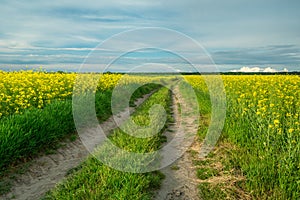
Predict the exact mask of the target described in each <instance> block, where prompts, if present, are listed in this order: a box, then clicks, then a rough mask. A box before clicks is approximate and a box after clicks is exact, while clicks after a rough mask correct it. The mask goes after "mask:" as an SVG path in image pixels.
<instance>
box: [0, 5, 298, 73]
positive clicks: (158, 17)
mask: <svg viewBox="0 0 300 200" xmlns="http://www.w3.org/2000/svg"><path fill="white" fill-rule="evenodd" d="M0 1H1V7H0V70H18V69H27V68H31V67H39V66H42V67H43V68H46V69H48V70H66V71H76V70H79V68H80V66H81V65H82V63H84V62H85V61H86V60H87V59H88V58H89V56H90V55H91V52H93V50H95V48H96V49H97V48H98V50H99V51H98V52H101V53H102V54H101V55H102V57H101V61H100V59H98V60H94V63H93V64H94V66H93V67H95V66H97V65H98V64H99V65H101V64H102V65H103V64H105V62H107V61H108V60H109V58H110V57H113V56H114V53H115V54H116V52H113V51H120V49H122V50H124V49H126V48H127V47H128V45H129V46H130V45H131V46H134V45H132V44H129V43H128V42H130V41H131V40H130V39H129V40H128V41H127V43H126V42H124V41H120V40H115V41H114V42H112V40H110V39H111V38H114V36H115V35H116V34H117V35H118V34H119V35H120V34H122V33H124V31H125V32H126V31H130V30H136V29H140V28H144V27H160V28H162V30H165V29H168V30H173V31H174V32H178V33H180V34H183V35H184V36H186V37H189V38H191V39H192V40H193V41H195V42H196V43H197V44H199V45H201V47H202V48H203V51H202V52H200V53H199V52H197V50H195V49H192V48H191V47H190V46H188V44H187V43H185V41H184V40H181V39H178V38H177V37H175V36H176V34H171V35H169V37H165V38H166V40H167V41H169V42H168V43H166V44H164V46H163V47H164V49H172V46H174V44H176V45H177V46H180V47H181V48H182V50H186V49H188V50H191V51H193V52H191V55H192V54H193V55H195V56H196V55H199V54H202V53H206V54H207V57H209V58H210V59H211V60H212V63H210V64H215V65H216V66H217V67H218V69H219V70H220V71H243V70H248V71H253V70H254V71H255V70H256V71H257V70H258V71H270V70H271V71H272V70H273V71H274V70H275V71H283V70H288V71H296V70H298V71H300V23H299V22H300V21H299V19H300V12H299V9H300V1H298V0H288V1H282V0H280V1H279V0H265V1H261V0H260V1H258V0H252V1H246V0H226V1H224V0H186V1H182V0H164V1H163V0H160V1H149V0H147V1H146V0H139V1H137V0H109V1H108V0H101V1H91V0H85V1H79V0H72V1H71V0H59V1H58V0H52V1H37V0H31V1H20V0H15V1H9V0H0ZM139 36H140V37H137V38H142V40H138V41H135V42H136V43H139V44H140V43H143V40H146V41H147V42H149V41H152V40H157V39H160V38H159V37H160V35H159V34H153V32H151V31H150V32H147V31H142V32H141V34H140V35H139ZM123 39H124V40H125V41H126V37H123ZM105 41H111V43H113V45H111V47H113V48H115V49H111V48H109V49H106V47H107V48H108V46H109V45H108V44H107V45H106V46H105V47H103V46H101V44H103V42H104V43H105ZM168 45H169V46H168ZM131 46H130V47H131ZM141 46H143V45H141ZM128 48H129V47H128ZM128 50H130V49H128ZM108 52H109V53H108ZM149 52H150V53H149ZM179 53H180V52H179ZM198 53H199V54H198ZM203 55H204V54H203ZM106 58H107V59H106ZM97 62H99V63H97ZM128 63H130V66H129V64H128ZM106 64H109V63H106ZM113 64H114V65H115V67H114V68H113V67H112V68H111V69H112V71H113V70H119V71H122V70H123V71H126V70H128V69H129V68H132V67H133V66H134V65H138V66H151V64H154V65H155V64H156V65H157V66H158V67H157V68H155V67H153V69H155V70H156V69H159V68H160V67H159V66H160V65H164V64H167V65H170V66H171V67H175V68H179V69H180V70H181V71H188V70H189V69H188V68H185V67H184V66H185V65H188V63H186V62H185V61H184V60H183V59H180V55H176V54H172V53H166V52H163V51H162V50H161V49H158V50H156V49H154V50H151V51H147V50H143V49H139V50H136V52H130V53H128V54H125V55H122V57H121V58H120V59H118V60H117V61H116V62H114V63H113ZM196 64H199V65H200V64H201V62H200V63H196ZM206 64H207V63H206ZM154 65H153V66H154ZM91 66H92V65H91ZM93 67H91V68H90V69H89V70H91V69H92V68H93ZM150 68H151V67H150Z"/></svg>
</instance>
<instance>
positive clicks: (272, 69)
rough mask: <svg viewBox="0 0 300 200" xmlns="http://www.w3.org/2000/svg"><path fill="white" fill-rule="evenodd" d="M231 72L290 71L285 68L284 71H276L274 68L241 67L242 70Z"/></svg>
mask: <svg viewBox="0 0 300 200" xmlns="http://www.w3.org/2000/svg"><path fill="white" fill-rule="evenodd" d="M230 71H231V72H247V73H249V72H271V73H273V72H288V71H289V70H288V69H287V68H284V69H282V70H276V69H274V68H272V67H267V68H260V67H241V68H240V69H235V70H230Z"/></svg>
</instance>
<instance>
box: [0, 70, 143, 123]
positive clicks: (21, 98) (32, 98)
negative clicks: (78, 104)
mask: <svg viewBox="0 0 300 200" xmlns="http://www.w3.org/2000/svg"><path fill="white" fill-rule="evenodd" d="M77 75H78V74H76V73H46V72H34V71H18V72H3V71H0V118H1V117H2V116H7V115H10V114H13V113H22V112H23V111H24V110H25V109H28V108H30V107H36V108H43V107H44V106H45V105H46V104H48V103H51V101H53V100H54V99H56V100H63V99H68V98H72V94H73V87H74V84H75V83H76V80H77V79H76V78H77ZM92 76H93V77H97V89H99V90H107V89H113V87H114V86H115V85H116V84H117V83H118V81H119V80H120V79H121V77H122V75H120V74H103V75H101V76H99V75H96V76H95V74H86V77H87V79H86V80H85V82H84V83H83V84H84V85H86V87H89V86H90V84H89V82H90V81H91V79H90V77H92ZM99 77H100V79H99ZM127 79H128V81H127V82H128V83H129V82H132V81H139V82H140V81H142V79H141V78H137V77H134V78H127ZM129 79H130V80H129ZM82 80H84V79H81V81H82ZM125 80H126V79H125ZM76 84H77V83H76Z"/></svg>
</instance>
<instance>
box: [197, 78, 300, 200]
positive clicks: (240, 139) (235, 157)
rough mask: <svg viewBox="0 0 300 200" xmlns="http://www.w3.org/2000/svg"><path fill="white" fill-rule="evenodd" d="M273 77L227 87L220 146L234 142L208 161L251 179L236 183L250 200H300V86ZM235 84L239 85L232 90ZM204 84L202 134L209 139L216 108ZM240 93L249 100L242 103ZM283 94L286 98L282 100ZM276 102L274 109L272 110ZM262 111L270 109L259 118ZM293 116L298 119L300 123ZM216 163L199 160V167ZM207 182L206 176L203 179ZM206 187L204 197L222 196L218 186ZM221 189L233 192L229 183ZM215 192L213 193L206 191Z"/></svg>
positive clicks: (199, 92) (201, 89)
mask: <svg viewBox="0 0 300 200" xmlns="http://www.w3.org/2000/svg"><path fill="white" fill-rule="evenodd" d="M225 78H226V76H225ZM256 78H260V77H256ZM268 78H269V79H270V77H268ZM268 78H265V79H264V80H263V81H262V80H260V81H257V80H256V79H255V78H253V79H252V77H250V80H248V79H244V80H242V79H241V80H239V81H238V82H234V81H233V82H231V80H227V82H226V84H227V85H231V88H226V93H227V94H226V95H227V113H226V122H225V127H224V129H223V133H222V135H221V137H220V138H219V143H220V142H221V143H223V142H225V143H228V144H229V145H228V150H227V152H226V156H224V157H220V155H218V153H216V154H211V155H209V156H208V158H212V159H213V160H214V161H213V162H216V158H219V159H220V161H221V162H222V164H223V167H224V168H223V172H225V171H227V172H229V171H234V172H238V173H241V174H242V175H243V176H244V177H245V181H244V180H243V181H239V182H237V183H234V187H235V188H239V189H240V190H242V191H243V193H244V194H247V196H248V197H250V198H253V199H300V176H299V174H300V164H299V163H300V156H299V152H300V145H299V138H300V137H299V131H298V132H296V131H295V130H296V129H297V127H298V125H297V124H299V115H298V114H299V106H297V105H298V104H297V103H299V92H298V91H299V90H298V91H296V90H297V89H295V91H293V90H291V89H289V87H290V88H297V87H296V85H295V83H293V84H294V85H292V84H291V83H289V82H284V81H283V80H282V81H277V82H274V80H273V82H270V81H269V80H268ZM278 78H282V77H278ZM199 80H200V79H199ZM199 82H200V81H199ZM199 82H198V83H199ZM233 84H235V85H234V86H232V85H233ZM276 84H279V85H281V87H282V88H281V90H277V91H276V87H275V86H274V87H273V85H276ZM298 84H299V83H298ZM199 85H201V84H198V86H197V87H196V88H195V91H196V93H197V96H198V101H199V106H200V112H201V118H202V120H201V121H200V131H199V136H200V138H201V139H203V138H204V137H205V134H206V133H207V128H208V126H209V123H210V113H211V108H210V103H209V101H210V100H209V95H208V91H207V88H205V87H204V86H203V84H202V85H201V86H200V87H199ZM257 85H260V86H259V87H258V86H257ZM254 86H257V88H256V90H251V88H252V87H253V88H255V87H254ZM283 86H284V87H285V88H283ZM261 91H265V93H264V92H261ZM236 93H239V94H240V95H246V97H245V98H244V99H242V98H241V97H240V96H237V95H236ZM252 93H260V98H257V97H256V98H255V97H254V96H253V95H252ZM280 95H283V97H279V96H280ZM286 99H293V101H290V100H289V101H287V100H286ZM261 102H264V104H265V105H264V104H262V103H261ZM265 102H267V103H265ZM286 102H288V103H286ZM272 103H273V107H272V106H269V105H271V104H272ZM262 105H264V107H263V106H262ZM274 105H275V106H274ZM259 109H262V110H263V109H265V111H264V112H263V111H261V112H263V113H264V114H265V116H259V115H258V114H257V113H258V112H257V110H259ZM297 113H298V114H297ZM289 116H294V119H292V118H291V117H289ZM276 120H278V121H277V122H276ZM274 127H276V128H274ZM298 130H299V129H298ZM216 148H220V147H216ZM208 160H210V159H208ZM210 162H211V160H210ZM210 162H208V161H195V164H203V165H206V166H209V165H210V164H211V163H210ZM199 173H200V172H199ZM202 173H203V172H201V173H200V174H202ZM203 176H205V175H203ZM201 178H206V177H202V175H201ZM208 179H209V178H208ZM205 180H206V179H205ZM200 187H202V190H203V191H204V192H203V194H207V196H208V197H207V199H210V198H212V199H214V198H221V197H216V196H214V195H215V194H213V193H214V189H213V185H210V183H207V184H204V185H202V186H200ZM218 187H219V188H221V189H222V191H226V194H228V193H230V192H231V190H230V189H229V190H227V189H228V188H227V187H226V185H222V184H219V185H218ZM234 187H233V188H232V189H234ZM210 190H211V191H212V192H211V193H209V192H205V191H210ZM217 190H218V189H216V191H217ZM229 195H230V194H229ZM210 196H211V197H210ZM204 199H205V198H204ZM221 199H222V198H221Z"/></svg>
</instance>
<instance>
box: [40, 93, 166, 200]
mask: <svg viewBox="0 0 300 200" xmlns="http://www.w3.org/2000/svg"><path fill="white" fill-rule="evenodd" d="M170 99H171V98H170V91H169V90H168V89H167V88H162V89H160V90H159V91H158V92H156V93H154V94H153V95H152V96H151V97H150V98H149V99H148V100H146V101H145V102H144V103H143V104H142V105H141V106H140V107H138V109H137V110H136V112H135V113H134V114H133V116H132V118H133V120H135V119H139V124H140V125H147V124H148V123H149V118H147V115H148V110H149V108H151V107H152V106H153V105H155V104H157V103H159V104H160V105H162V106H163V107H164V108H165V110H166V111H167V112H168V113H169V112H170V109H169V107H170V103H171V100H170ZM126 123H128V122H125V124H126ZM166 128H167V124H165V128H164V129H163V130H165V129H166ZM163 130H161V131H160V132H159V133H158V134H156V135H154V136H153V137H150V138H136V137H133V136H130V135H128V134H126V133H124V132H123V131H122V130H120V129H116V130H114V131H113V132H112V133H111V135H110V136H109V139H110V141H112V142H113V143H114V144H115V145H117V146H119V147H120V148H122V149H125V150H127V151H131V152H138V153H142V152H154V151H156V150H157V149H158V148H159V147H160V146H161V143H162V140H161V139H162V135H161V134H162V131H163ZM109 150H110V149H106V147H105V145H103V146H101V147H100V149H99V153H100V154H102V153H103V151H104V152H105V153H106V152H107V151H109ZM108 153H109V152H108ZM112 156H113V159H115V160H118V159H119V157H118V155H112ZM120 159H121V160H122V159H123V158H120ZM136 162H137V163H139V162H141V161H140V160H137V161H136ZM158 162H159V161H158ZM134 164H135V163H132V165H134ZM163 177H164V176H163V175H162V174H161V173H160V172H157V171H156V172H148V173H130V172H122V171H118V170H116V169H113V168H110V167H108V166H106V165H104V164H102V163H101V162H100V161H99V160H97V159H96V158H95V157H92V156H91V157H89V158H88V159H87V160H86V161H85V162H84V163H83V164H82V165H81V167H79V168H78V169H76V170H74V171H73V173H71V175H70V176H69V177H68V178H67V180H66V181H64V182H63V183H62V184H59V185H57V187H56V188H55V189H53V190H51V191H50V192H49V193H48V194H47V195H46V196H45V198H44V199H111V200H112V199H130V200H134V199H139V200H140V199H151V197H152V192H151V191H153V190H154V189H156V188H159V185H160V182H161V179H162V178H163Z"/></svg>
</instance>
